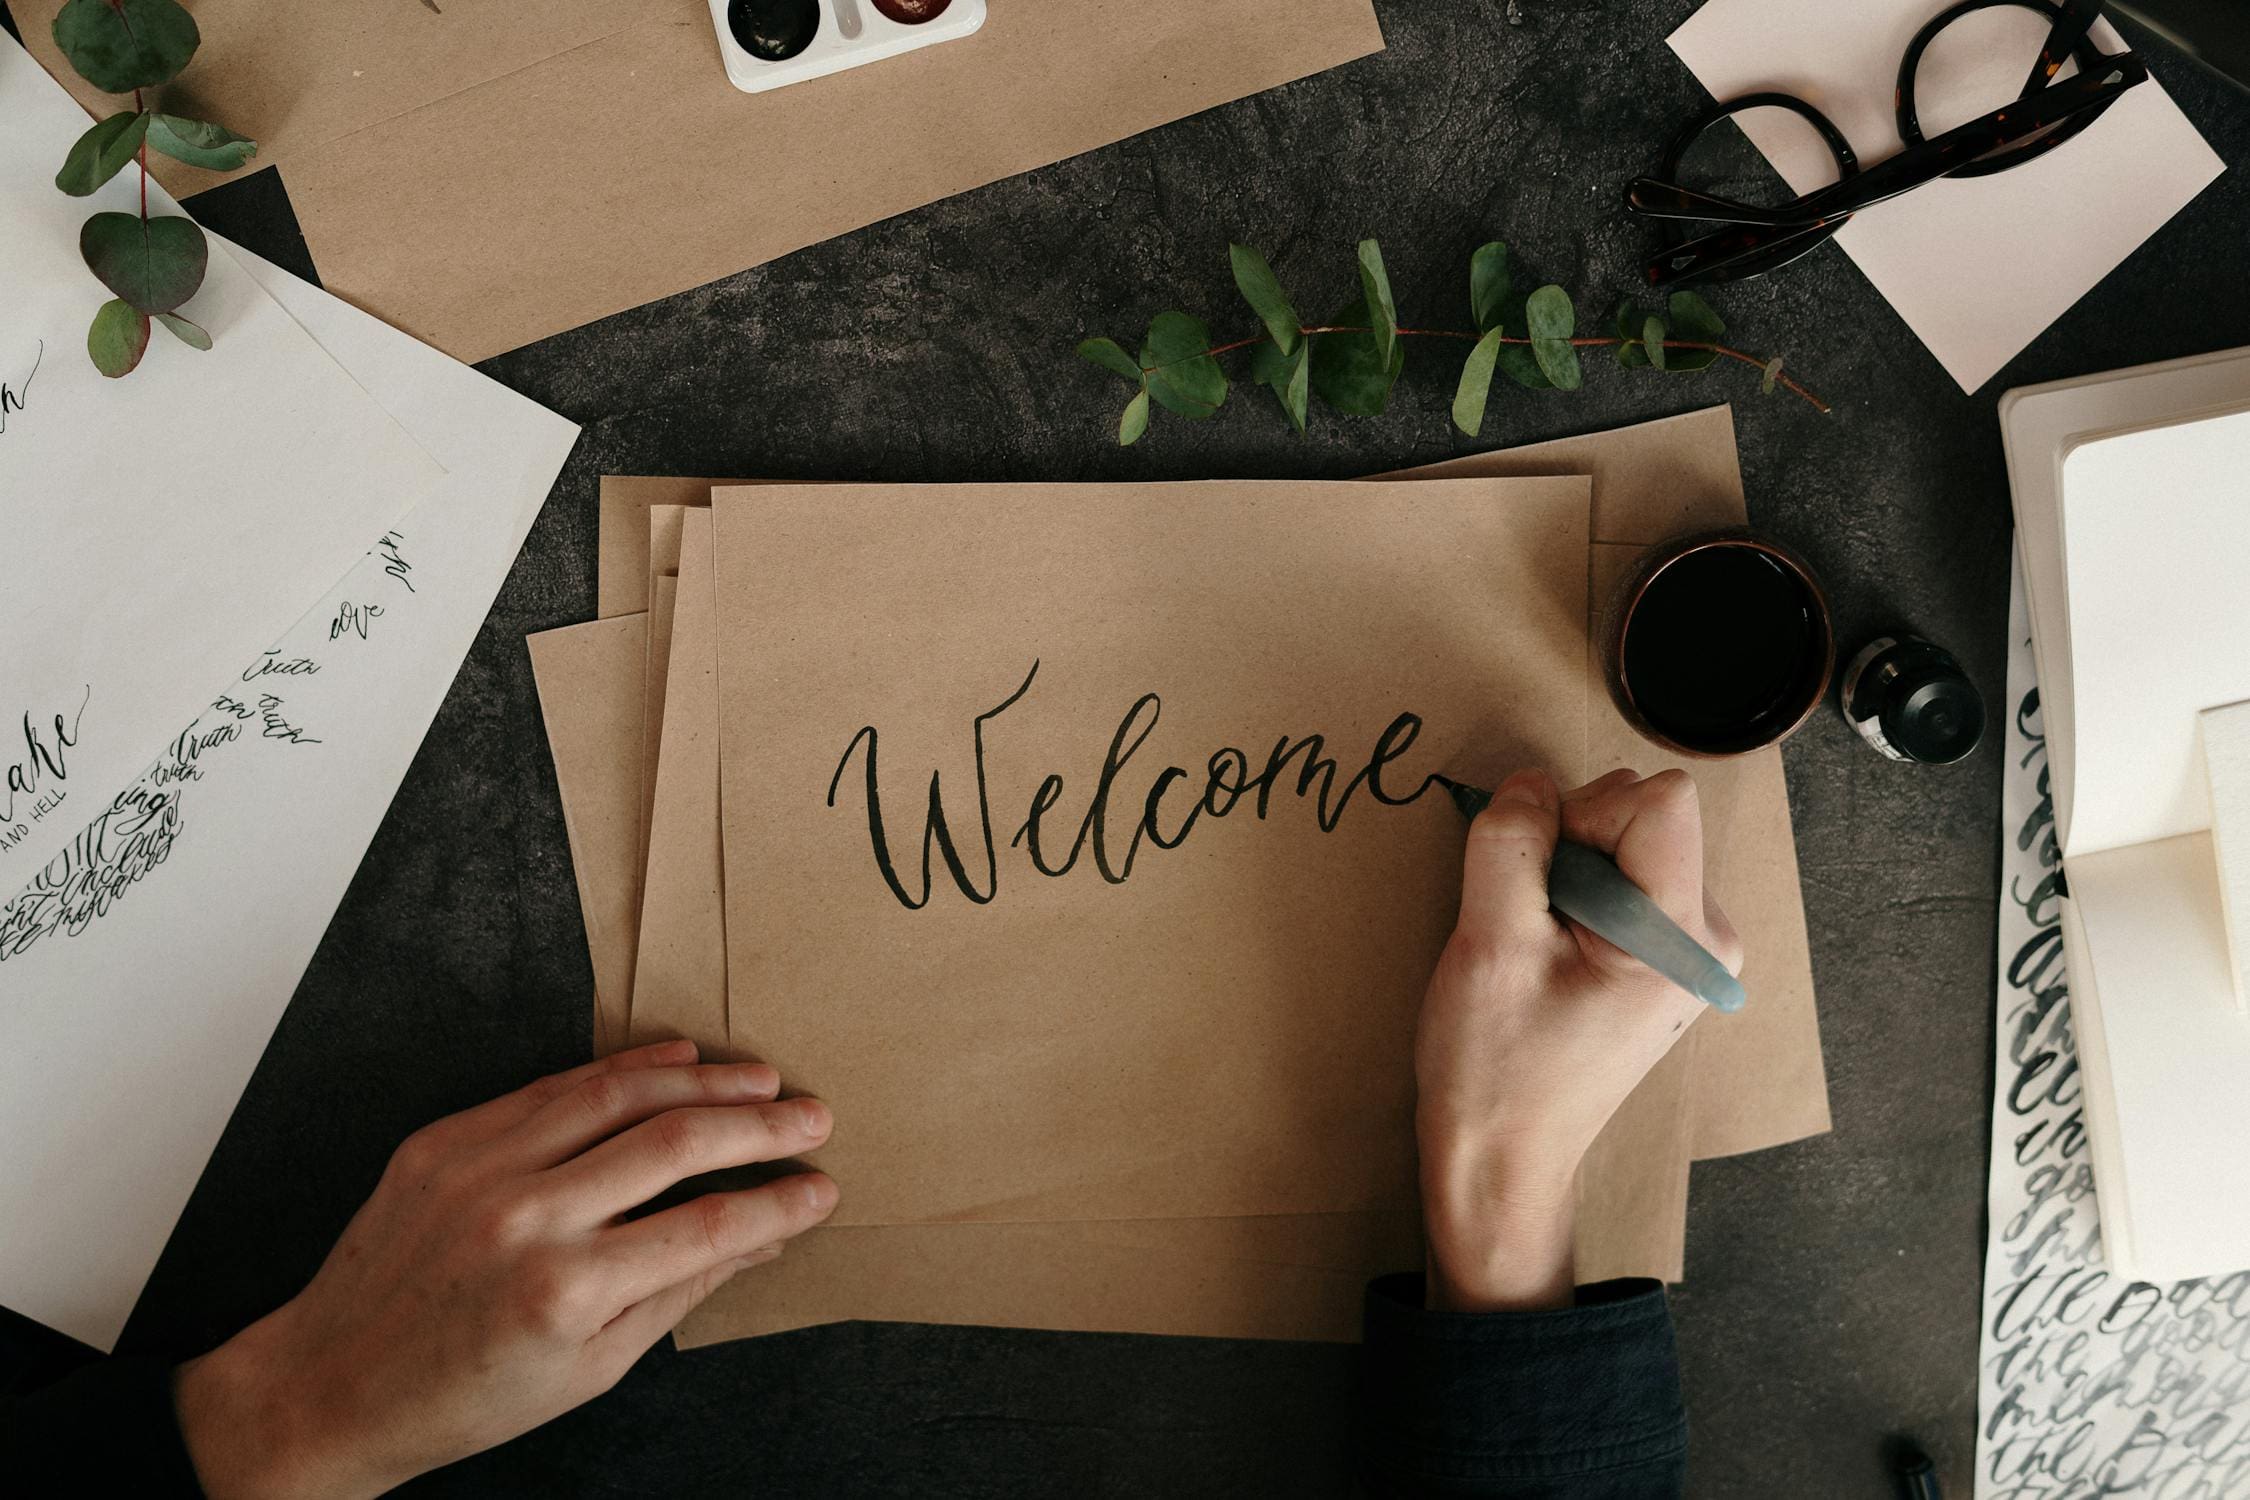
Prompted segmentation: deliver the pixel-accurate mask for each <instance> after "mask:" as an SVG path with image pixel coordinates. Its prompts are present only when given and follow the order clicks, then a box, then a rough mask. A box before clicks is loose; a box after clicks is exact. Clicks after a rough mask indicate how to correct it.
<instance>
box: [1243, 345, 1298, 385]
mask: <svg viewBox="0 0 2250 1500" xmlns="http://www.w3.org/2000/svg"><path fill="white" fill-rule="evenodd" d="M1290 358H1291V356H1289V355H1286V354H1284V353H1282V352H1281V351H1280V350H1279V349H1278V348H1276V347H1275V346H1274V345H1273V344H1272V343H1271V342H1270V341H1268V342H1261V343H1257V344H1253V345H1251V346H1250V378H1251V380H1252V381H1254V382H1256V383H1257V384H1259V385H1270V386H1272V387H1273V391H1274V394H1275V395H1277V396H1278V395H1280V394H1281V388H1282V387H1283V386H1285V385H1287V384H1288V383H1289V371H1290Z"/></svg>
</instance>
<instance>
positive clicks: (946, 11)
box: [710, 0, 985, 94]
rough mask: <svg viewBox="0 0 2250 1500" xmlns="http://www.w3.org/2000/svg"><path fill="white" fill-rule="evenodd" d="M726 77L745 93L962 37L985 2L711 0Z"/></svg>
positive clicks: (980, 19)
mask: <svg viewBox="0 0 2250 1500" xmlns="http://www.w3.org/2000/svg"><path fill="white" fill-rule="evenodd" d="M710 3H711V20H712V22H713V23H714V24H715V25H716V26H717V27H718V28H719V55H720V56H721V57H722V58H724V59H725V60H726V65H727V77H728V79H730V80H731V81H732V82H733V84H734V86H735V87H736V88H738V89H740V90H742V91H743V92H744V93H746V94H759V93H764V92H765V91H766V90H767V89H777V88H780V87H781V86H782V85H783V84H785V83H802V82H804V81H805V80H806V79H808V78H820V77H823V76H825V75H826V74H829V73H841V72H842V71H843V70H844V69H846V68H856V67H858V66H859V65H860V64H862V63H871V62H881V61H882V60H883V59H884V58H886V57H896V56H898V55H899V54H900V53H901V52H912V51H913V50H914V49H915V48H917V47H928V46H932V45H934V44H935V43H938V42H950V41H953V40H955V39H957V38H959V37H965V36H967V35H968V34H969V33H970V32H972V31H975V30H976V29H977V28H978V27H979V26H982V25H983V24H984V4H985V0H710Z"/></svg>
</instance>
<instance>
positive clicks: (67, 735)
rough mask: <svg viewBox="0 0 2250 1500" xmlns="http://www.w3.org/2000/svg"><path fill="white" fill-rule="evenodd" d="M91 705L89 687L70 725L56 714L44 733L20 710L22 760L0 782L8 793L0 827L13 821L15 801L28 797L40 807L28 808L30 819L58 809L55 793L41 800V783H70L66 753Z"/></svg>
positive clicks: (1, 805)
mask: <svg viewBox="0 0 2250 1500" xmlns="http://www.w3.org/2000/svg"><path fill="white" fill-rule="evenodd" d="M93 701H94V689H93V687H92V685H91V684H89V685H88V686H87V688H86V695H85V696H84V697H83V698H80V699H79V700H78V711H77V712H76V713H74V714H72V715H71V717H70V722H69V723H68V724H65V723H64V722H63V716H62V715H61V714H56V715H55V716H54V718H53V720H52V721H51V722H50V724H49V726H48V727H47V729H46V730H44V731H42V730H41V729H40V727H39V726H38V725H36V724H34V723H33V722H32V719H31V711H30V710H29V709H26V710H24V715H23V757H22V758H21V759H20V760H17V761H15V762H13V763H12V764H10V765H9V767H8V772H7V775H6V777H5V778H0V782H4V784H5V786H6V788H7V793H8V796H7V800H6V801H5V802H0V823H13V822H14V821H15V819H16V799H17V798H18V797H22V796H30V797H32V798H34V799H35V801H37V802H38V803H40V804H41V805H38V806H34V807H33V808H32V810H31V816H32V817H34V818H37V817H39V816H40V815H41V814H42V813H44V812H46V811H48V810H49V809H51V808H53V807H55V806H58V805H60V802H61V796H60V794H59V793H55V792H50V793H49V797H47V798H42V797H41V796H40V792H39V788H40V786H41V784H42V783H45V782H56V781H68V780H69V779H70V770H69V757H68V754H67V752H68V751H70V750H72V749H74V748H76V746H77V744H78V726H79V725H80V724H81V723H82V722H84V720H85V718H86V705H87V704H89V703H91V702H93ZM50 799H51V800H50Z"/></svg>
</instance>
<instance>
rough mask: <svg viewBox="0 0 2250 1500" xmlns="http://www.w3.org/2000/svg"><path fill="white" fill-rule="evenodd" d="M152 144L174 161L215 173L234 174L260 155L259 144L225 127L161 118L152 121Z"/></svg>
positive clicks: (154, 148)
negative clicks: (240, 167) (236, 169)
mask: <svg viewBox="0 0 2250 1500" xmlns="http://www.w3.org/2000/svg"><path fill="white" fill-rule="evenodd" d="M148 143H149V146H150V148H151V149H153V150H157V151H161V152H163V153H164V154H165V155H166V156H169V157H171V158H172V159H173V160H174V161H184V162H186V163H187V164H188V165H189V166H191V167H202V168H204V169H205V170H207V171H212V172H232V171H233V170H234V169H235V168H237V167H239V166H241V165H242V164H243V163H245V162H247V161H248V160H250V158H251V157H253V156H256V155H257V154H258V143H257V142H256V141H254V140H252V139H250V138H249V137H248V136H246V135H236V134H235V133H234V132H233V131H231V130H229V129H227V128H226V127H225V126H224V125H213V124H211V123H210V122H209V121H206V120H187V119H182V118H181V117H180V116H178V115H158V116H156V118H154V119H153V120H151V121H149V126H148Z"/></svg>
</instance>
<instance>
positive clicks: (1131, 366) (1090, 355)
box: [1078, 339, 1141, 385]
mask: <svg viewBox="0 0 2250 1500" xmlns="http://www.w3.org/2000/svg"><path fill="white" fill-rule="evenodd" d="M1078 357H1079V358H1080V359H1086V360H1091V361H1093V362H1094V363H1095V364H1097V365H1100V366H1101V367H1102V368H1103V369H1105V370H1108V371H1109V372H1110V373H1112V374H1114V375H1117V376H1119V377H1120V378H1122V379H1125V380H1130V381H1131V382H1133V384H1135V385H1139V384H1140V383H1141V367H1140V366H1139V365H1138V364H1136V363H1134V361H1133V356H1132V355H1130V354H1127V353H1126V352H1125V351H1124V350H1123V349H1121V348H1119V347H1118V346H1117V341H1116V340H1115V339H1088V340H1086V342H1084V343H1083V344H1080V345H1079V346H1078Z"/></svg>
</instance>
